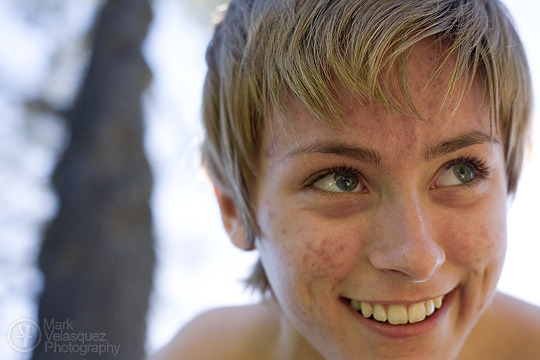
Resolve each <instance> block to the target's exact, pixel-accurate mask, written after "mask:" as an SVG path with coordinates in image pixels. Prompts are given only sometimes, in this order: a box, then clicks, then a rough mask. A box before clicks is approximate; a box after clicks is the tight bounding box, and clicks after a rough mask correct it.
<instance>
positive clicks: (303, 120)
mask: <svg viewBox="0 0 540 360" xmlns="http://www.w3.org/2000/svg"><path fill="white" fill-rule="evenodd" d="M438 51H439V50H437V48H436V47H435V46H434V45H433V43H432V42H429V41H422V42H420V43H418V44H417V45H416V46H415V47H414V48H413V49H412V50H411V53H410V56H409V60H408V62H407V85H408V87H409V92H410V95H411V100H412V102H413V103H414V105H415V106H416V108H417V110H418V113H419V114H420V115H421V118H420V117H418V116H415V115H413V114H412V111H411V112H410V113H408V114H404V113H400V112H398V111H395V110H389V109H388V108H387V107H384V106H381V105H380V104H378V103H377V102H374V101H369V100H365V99H360V97H359V96H355V95H354V94H352V93H351V92H350V91H348V90H347V89H345V88H343V87H341V88H338V90H337V91H336V95H335V96H336V98H337V99H338V100H339V102H340V104H341V113H340V115H339V119H338V121H328V122H330V123H331V125H328V124H326V123H327V121H325V120H326V119H322V121H321V119H317V118H315V116H314V115H313V114H312V113H311V112H310V110H309V109H308V108H307V107H306V106H305V105H304V104H303V103H302V102H301V101H300V100H299V99H298V98H295V97H294V96H293V97H289V98H288V99H287V101H286V102H285V103H284V105H283V109H282V111H281V112H276V113H275V114H274V116H272V117H271V118H270V122H269V126H268V127H267V130H268V131H265V134H264V141H263V144H265V145H266V148H265V151H266V153H267V154H268V151H270V152H280V150H281V151H288V150H287V149H289V150H290V148H294V147H302V146H304V145H305V144H306V143H310V142H312V141H315V140H317V139H321V138H325V139H328V140H331V141H338V140H339V141H348V142H355V143H356V142H360V143H361V144H362V145H363V146H369V147H372V148H380V149H381V150H385V149H390V150H392V149H394V150H395V149H401V150H405V151H409V152H410V151H411V150H412V149H413V148H417V149H421V148H423V147H426V146H428V145H429V143H434V142H440V141H444V139H445V138H450V137H456V136H459V135H460V134H463V133H470V132H483V133H487V134H489V135H492V133H491V128H492V126H491V120H490V116H489V109H488V107H487V106H486V104H485V103H484V101H483V100H484V96H483V94H484V89H483V88H482V85H481V82H480V81H479V80H478V79H474V80H473V81H472V83H470V84H459V85H458V86H457V87H456V91H455V92H454V93H453V94H451V97H450V98H449V101H446V99H445V96H446V90H447V88H448V86H449V84H448V82H449V79H450V76H451V69H452V66H453V64H452V63H451V62H448V63H447V64H445V66H442V67H440V68H439V65H440V64H439V63H437V62H438V58H439V56H438ZM436 69H439V70H440V71H439V72H438V76H435V77H434V76H433V74H434V71H435V70H436ZM398 100H399V101H400V102H402V103H403V102H406V99H398ZM268 146H270V147H268ZM282 155H283V154H282Z"/></svg>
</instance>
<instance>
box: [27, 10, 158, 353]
mask: <svg viewBox="0 0 540 360" xmlns="http://www.w3.org/2000/svg"><path fill="white" fill-rule="evenodd" d="M151 17H152V16H151V9H150V5H149V3H148V0H109V1H108V2H107V3H106V4H105V5H104V6H103V8H102V10H101V13H100V16H99V18H98V21H97V23H96V27H95V29H94V43H93V44H94V45H93V50H92V55H91V60H90V63H89V67H88V70H87V74H86V77H85V79H84V81H83V84H82V85H81V88H80V90H79V94H78V97H77V100H76V102H75V103H74V105H73V108H72V109H71V111H70V112H69V113H68V123H69V126H70V128H71V138H70V143H69V146H68V147H67V149H66V151H65V153H64V155H63V158H62V159H61V160H60V162H59V164H58V166H57V169H56V170H55V173H54V177H53V183H54V186H55V188H56V191H57V195H58V199H59V210H58V214H57V216H56V218H55V219H54V220H53V221H52V223H51V224H50V225H49V227H48V228H47V230H46V233H45V238H44V242H43V245H42V249H41V253H40V257H39V265H40V267H41V270H42V271H43V274H44V278H45V286H44V289H43V293H42V294H41V297H40V301H39V325H40V328H41V333H42V334H41V335H42V336H41V341H40V343H39V345H38V347H37V348H36V349H35V350H34V353H33V359H35V360H38V359H58V360H61V359H74V358H84V359H93V358H95V359H100V360H104V359H133V360H135V359H143V358H144V357H145V353H144V344H145V335H146V317H147V310H148V306H149V295H150V292H151V287H152V279H153V268H154V263H155V254H154V248H153V233H152V223H151V213H150V209H149V197H150V193H151V187H152V179H151V172H150V168H149V165H148V162H147V159H146V157H145V154H144V150H143V127H144V126H143V114H142V110H141V102H140V100H141V95H142V93H143V91H144V90H145V88H146V87H147V85H148V83H149V81H150V71H149V69H148V67H147V65H146V63H145V62H144V59H143V57H142V55H141V44H142V42H143V40H144V38H145V37H146V33H147V27H148V24H149V22H150V20H151ZM61 324H63V325H61ZM61 327H64V329H61ZM57 334H60V335H57ZM65 334H74V335H70V336H71V337H72V339H71V340H73V336H77V339H75V340H74V341H71V346H69V342H70V341H68V340H69V339H68V337H67V335H65ZM80 334H83V335H80ZM95 334H100V335H99V339H98V340H96V338H97V336H96V335H95ZM51 335H54V336H55V337H54V338H52V337H51ZM84 335H86V336H87V337H86V340H82V341H81V339H82V337H83V336H84ZM91 336H93V337H94V339H93V340H92V341H89V340H88V339H89V337H91ZM51 342H52V343H51ZM83 344H87V345H109V347H108V348H107V349H106V352H105V353H99V354H98V353H96V352H91V351H92V350H96V349H97V348H96V347H94V348H90V347H86V348H84V347H82V346H80V345H83ZM75 345H79V346H78V347H77V346H75ZM113 345H114V346H117V347H118V346H119V351H118V352H117V353H116V354H115V351H114V350H115V349H118V348H113V347H112V346H113ZM52 346H56V348H53V347H52ZM101 349H102V350H103V349H104V348H103V347H101ZM85 350H86V351H87V352H88V354H87V355H84V354H82V352H83V351H85ZM64 351H66V352H64ZM81 355H84V356H81Z"/></svg>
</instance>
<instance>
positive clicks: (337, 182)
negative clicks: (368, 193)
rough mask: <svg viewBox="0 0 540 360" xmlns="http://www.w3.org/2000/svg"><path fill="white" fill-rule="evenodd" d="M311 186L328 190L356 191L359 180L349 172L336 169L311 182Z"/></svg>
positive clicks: (358, 188)
mask: <svg viewBox="0 0 540 360" xmlns="http://www.w3.org/2000/svg"><path fill="white" fill-rule="evenodd" d="M313 186H314V187H316V188H319V189H321V190H325V191H330V192H358V191H360V186H359V181H358V178H357V177H356V175H354V174H353V173H350V172H345V171H338V172H333V173H331V174H328V175H326V176H324V177H322V178H320V179H319V180H317V181H315V182H314V183H313Z"/></svg>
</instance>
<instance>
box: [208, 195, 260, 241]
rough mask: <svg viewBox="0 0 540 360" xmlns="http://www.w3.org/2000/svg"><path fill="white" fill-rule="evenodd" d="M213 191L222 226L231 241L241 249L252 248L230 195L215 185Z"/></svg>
mask: <svg viewBox="0 0 540 360" xmlns="http://www.w3.org/2000/svg"><path fill="white" fill-rule="evenodd" d="M214 192H215V194H216V198H217V201H218V205H219V209H220V211H221V220H222V221H223V227H224V228H225V231H226V232H227V234H228V235H229V238H230V239H231V241H232V243H233V244H234V245H235V246H236V247H238V248H240V249H242V250H246V251H249V250H253V249H254V246H253V244H250V242H249V241H248V239H247V238H246V231H245V228H244V222H243V221H242V217H241V216H240V212H239V210H238V208H237V206H236V203H235V202H234V199H233V197H232V195H231V194H230V193H229V192H228V191H224V190H222V189H219V188H218V187H217V186H214Z"/></svg>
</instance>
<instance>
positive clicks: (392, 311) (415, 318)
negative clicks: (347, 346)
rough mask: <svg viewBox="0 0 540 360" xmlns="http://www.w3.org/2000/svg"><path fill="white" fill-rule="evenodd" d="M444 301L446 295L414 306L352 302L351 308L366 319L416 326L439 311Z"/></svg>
mask: <svg viewBox="0 0 540 360" xmlns="http://www.w3.org/2000/svg"><path fill="white" fill-rule="evenodd" d="M443 299H444V295H443V296H439V297H437V298H435V299H432V300H428V301H424V302H420V303H416V304H412V305H396V304H392V305H387V306H385V305H382V304H370V303H367V302H361V301H357V300H351V306H352V307H353V309H354V310H356V311H358V312H360V313H362V315H363V316H364V317H366V318H370V317H372V316H373V318H374V319H375V320H377V321H381V322H386V321H388V322H389V323H390V324H392V325H400V324H407V323H411V324H414V323H417V322H420V321H423V320H424V319H425V318H426V317H427V316H430V315H431V314H433V313H434V312H435V310H436V309H439V308H440V307H441V306H442V303H443Z"/></svg>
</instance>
